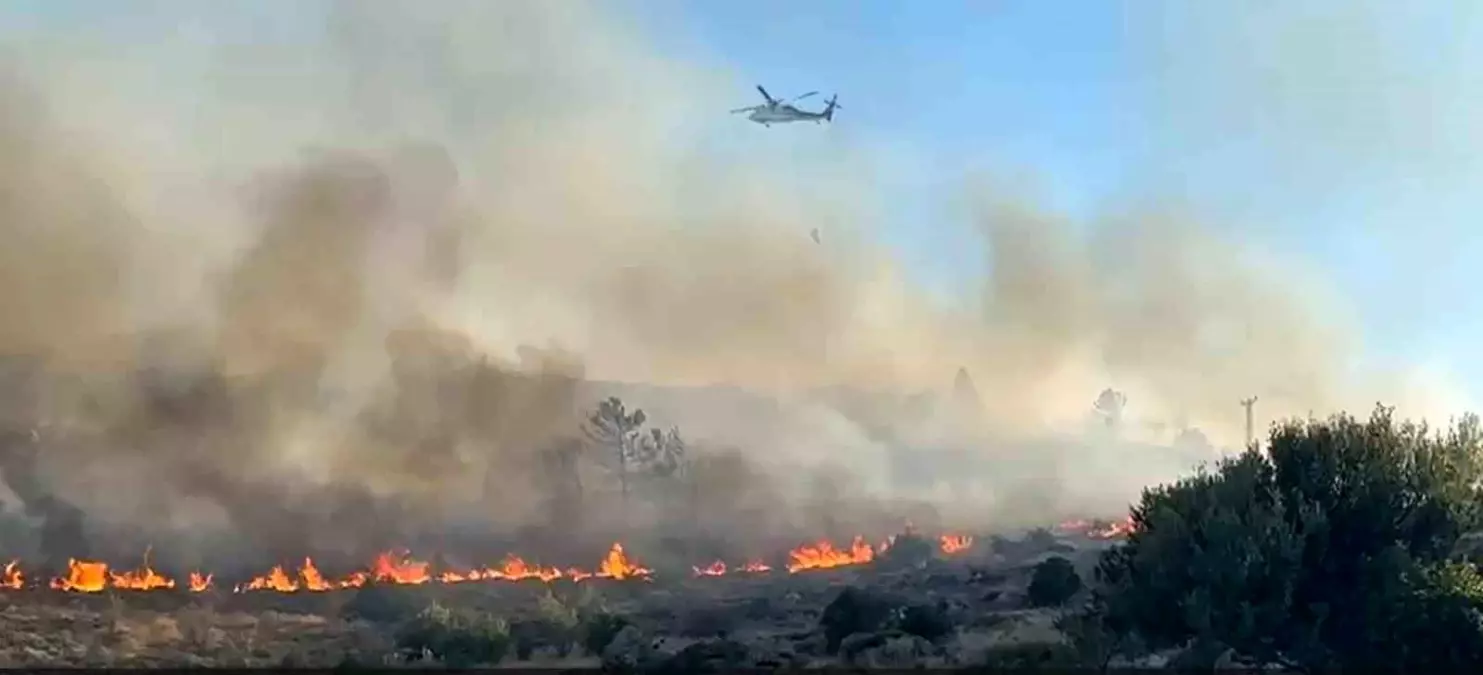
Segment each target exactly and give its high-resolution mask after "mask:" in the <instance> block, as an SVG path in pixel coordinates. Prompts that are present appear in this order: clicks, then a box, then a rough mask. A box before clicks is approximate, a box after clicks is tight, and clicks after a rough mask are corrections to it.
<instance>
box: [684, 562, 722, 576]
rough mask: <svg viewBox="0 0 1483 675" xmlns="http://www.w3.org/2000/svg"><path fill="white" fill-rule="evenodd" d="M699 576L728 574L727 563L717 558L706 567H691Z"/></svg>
mask: <svg viewBox="0 0 1483 675" xmlns="http://www.w3.org/2000/svg"><path fill="white" fill-rule="evenodd" d="M690 569H692V570H695V576H697V577H719V576H722V575H725V574H726V563H724V562H721V561H720V560H717V561H716V562H713V563H711V564H709V565H706V566H705V567H691V568H690Z"/></svg>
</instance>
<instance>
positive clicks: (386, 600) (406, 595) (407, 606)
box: [340, 583, 426, 624]
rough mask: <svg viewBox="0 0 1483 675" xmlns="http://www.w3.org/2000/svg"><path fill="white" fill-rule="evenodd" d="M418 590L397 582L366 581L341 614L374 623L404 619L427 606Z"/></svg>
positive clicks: (341, 609) (347, 602)
mask: <svg viewBox="0 0 1483 675" xmlns="http://www.w3.org/2000/svg"><path fill="white" fill-rule="evenodd" d="M416 590H417V589H412V588H407V587H404V586H396V585H394V584H376V583H372V584H367V585H366V586H364V587H362V588H360V589H359V590H357V591H356V592H355V595H352V596H351V597H350V600H348V601H346V603H345V605H344V606H343V607H341V608H340V615H341V616H342V617H344V618H347V619H361V620H364V621H370V622H372V623H388V624H390V623H401V622H403V621H406V620H407V619H409V618H411V617H413V616H416V615H417V613H418V612H420V611H422V609H423V608H424V607H425V606H426V605H425V604H424V602H423V601H422V600H420V599H419V597H418V596H417V595H416V594H415V591H416Z"/></svg>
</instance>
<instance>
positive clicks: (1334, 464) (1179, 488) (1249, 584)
mask: <svg viewBox="0 0 1483 675" xmlns="http://www.w3.org/2000/svg"><path fill="white" fill-rule="evenodd" d="M1268 445H1269V450H1268V452H1267V453H1266V454H1263V453H1259V452H1256V451H1247V452H1246V453H1244V454H1242V455H1240V456H1238V457H1236V458H1233V459H1230V460H1227V461H1225V462H1223V463H1221V464H1219V465H1217V466H1216V467H1215V468H1214V469H1213V470H1211V471H1206V472H1202V473H1200V474H1198V475H1196V476H1194V477H1192V478H1188V479H1185V480H1182V481H1179V482H1177V483H1175V484H1173V485H1169V486H1164V487H1160V488H1156V489H1152V490H1148V491H1145V493H1144V495H1143V498H1142V500H1141V501H1140V503H1139V504H1138V505H1137V507H1136V508H1135V509H1134V510H1133V521H1134V524H1135V526H1136V528H1137V531H1136V532H1135V533H1134V534H1133V535H1132V536H1131V537H1130V538H1129V540H1128V542H1127V543H1126V544H1125V545H1123V546H1120V547H1118V548H1116V549H1113V550H1112V551H1109V552H1108V553H1107V554H1106V555H1105V556H1104V557H1103V559H1102V560H1101V562H1100V564H1099V567H1098V578H1099V582H1100V585H1101V586H1100V588H1099V589H1098V592H1097V594H1096V596H1097V597H1096V601H1095V602H1094V604H1093V608H1092V611H1093V612H1094V613H1095V614H1096V615H1097V616H1098V618H1099V621H1100V622H1101V624H1102V625H1103V627H1104V628H1105V629H1106V630H1107V631H1108V632H1109V633H1110V634H1113V635H1121V636H1126V635H1134V636H1136V637H1137V638H1138V641H1139V642H1142V643H1143V644H1145V645H1146V646H1148V647H1152V648H1164V647H1173V646H1179V645H1184V644H1189V643H1195V644H1205V645H1210V644H1216V645H1223V646H1225V647H1229V648H1234V649H1235V650H1236V651H1238V652H1240V653H1242V654H1246V655H1250V656H1252V657H1255V658H1260V659H1264V660H1267V661H1269V662H1287V663H1290V664H1292V665H1296V666H1301V667H1305V668H1320V667H1341V668H1342V667H1372V668H1384V667H1392V668H1406V669H1424V668H1429V667H1436V668H1441V667H1446V666H1456V665H1465V664H1471V663H1477V662H1480V660H1483V630H1480V627H1479V618H1478V616H1479V615H1478V609H1479V607H1480V600H1483V582H1480V577H1479V576H1478V573H1477V570H1476V569H1475V568H1474V567H1473V566H1472V565H1471V563H1467V562H1456V561H1450V558H1451V557H1452V554H1453V551H1454V549H1455V548H1456V546H1457V543H1458V541H1459V539H1460V538H1461V536H1462V535H1463V534H1465V533H1467V532H1469V531H1472V530H1475V529H1477V528H1478V527H1479V525H1480V509H1479V507H1480V490H1479V486H1480V484H1483V483H1480V479H1483V471H1480V459H1483V443H1480V432H1479V424H1478V421H1477V419H1476V418H1473V417H1469V418H1465V419H1464V420H1463V421H1462V423H1461V424H1459V425H1458V426H1456V427H1454V428H1453V429H1451V430H1449V431H1448V432H1447V433H1446V434H1437V433H1435V432H1433V431H1431V430H1429V429H1427V428H1426V427H1425V426H1423V425H1415V424H1410V423H1406V424H1398V423H1396V422H1395V421H1394V420H1393V419H1392V416H1391V412H1390V411H1389V410H1387V409H1384V408H1381V409H1378V410H1377V411H1376V412H1375V414H1374V415H1373V416H1372V417H1371V419H1370V420H1368V421H1367V422H1360V421H1357V420H1355V419H1353V418H1351V417H1349V416H1343V415H1341V416H1337V417H1334V418H1332V419H1330V420H1327V421H1312V420H1310V421H1307V422H1290V423H1287V424H1284V425H1281V426H1279V427H1277V428H1275V429H1274V430H1273V431H1272V433H1271V436H1270V440H1269V444H1268Z"/></svg>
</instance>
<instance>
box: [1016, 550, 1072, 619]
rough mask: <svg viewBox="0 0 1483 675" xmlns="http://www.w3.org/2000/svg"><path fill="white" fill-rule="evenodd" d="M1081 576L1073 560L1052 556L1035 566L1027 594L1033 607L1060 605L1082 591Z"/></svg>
mask: <svg viewBox="0 0 1483 675" xmlns="http://www.w3.org/2000/svg"><path fill="white" fill-rule="evenodd" d="M1081 588H1082V583H1081V576H1080V575H1078V574H1077V573H1076V568H1075V567H1073V566H1072V565H1071V561H1070V560H1067V559H1065V558H1062V557H1061V556H1052V557H1050V558H1048V559H1046V560H1045V562H1042V563H1040V564H1039V565H1036V566H1035V571H1034V572H1033V573H1032V574H1031V576H1030V587H1029V589H1027V590H1026V595H1027V596H1028V599H1029V601H1030V606H1031V607H1058V606H1060V605H1063V604H1065V603H1066V601H1067V600H1070V599H1071V597H1072V596H1074V595H1076V594H1077V593H1078V592H1080V591H1081Z"/></svg>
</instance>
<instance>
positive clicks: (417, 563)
mask: <svg viewBox="0 0 1483 675" xmlns="http://www.w3.org/2000/svg"><path fill="white" fill-rule="evenodd" d="M399 558H400V560H394V559H393V558H392V555H391V553H390V552H387V553H382V554H381V555H378V556H376V562H375V563H374V564H373V565H372V567H371V575H372V577H374V578H375V579H376V581H379V582H381V583H389V584H425V583H427V582H429V581H432V580H433V577H432V575H431V574H429V573H428V568H429V567H430V565H429V564H428V563H426V562H423V561H421V560H412V559H410V558H408V557H407V554H406V552H403V553H402V555H401V556H399Z"/></svg>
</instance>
